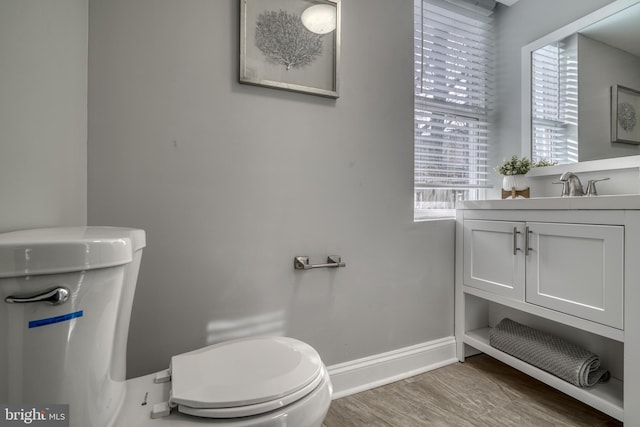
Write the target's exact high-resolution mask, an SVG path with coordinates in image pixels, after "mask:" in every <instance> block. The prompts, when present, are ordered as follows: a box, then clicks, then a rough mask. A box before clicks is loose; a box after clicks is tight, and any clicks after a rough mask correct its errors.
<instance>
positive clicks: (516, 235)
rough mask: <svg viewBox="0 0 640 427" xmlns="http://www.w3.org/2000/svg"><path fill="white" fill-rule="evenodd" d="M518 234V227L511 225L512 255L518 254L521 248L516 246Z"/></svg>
mask: <svg viewBox="0 0 640 427" xmlns="http://www.w3.org/2000/svg"><path fill="white" fill-rule="evenodd" d="M518 234H520V232H519V231H518V227H513V254H514V255H518V251H521V250H522V249H520V248H519V247H518Z"/></svg>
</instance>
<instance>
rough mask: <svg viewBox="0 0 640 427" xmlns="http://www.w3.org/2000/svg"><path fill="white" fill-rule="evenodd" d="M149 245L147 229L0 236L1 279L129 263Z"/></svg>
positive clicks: (80, 229)
mask: <svg viewBox="0 0 640 427" xmlns="http://www.w3.org/2000/svg"><path fill="white" fill-rule="evenodd" d="M145 245H146V238H145V232H144V230H139V229H134V228H123V227H55V228H38V229H31V230H20V231H12V232H9V233H3V234H0V278H4V277H20V276H31V275H38V274H55V273H67V272H73V271H83V270H91V269H95V268H105V267H113V266H117V265H122V264H127V263H130V262H131V261H132V260H133V254H134V253H135V252H136V251H139V250H141V249H142V248H144V247H145Z"/></svg>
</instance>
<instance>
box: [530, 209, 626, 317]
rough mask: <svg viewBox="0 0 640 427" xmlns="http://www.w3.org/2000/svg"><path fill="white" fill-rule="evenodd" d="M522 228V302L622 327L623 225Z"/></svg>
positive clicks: (546, 225) (540, 224) (537, 225)
mask: <svg viewBox="0 0 640 427" xmlns="http://www.w3.org/2000/svg"><path fill="white" fill-rule="evenodd" d="M527 227H528V236H529V237H528V241H529V245H528V246H529V248H528V251H527V252H528V256H527V257H526V259H527V266H526V269H527V289H526V299H527V302H530V303H532V304H536V305H540V306H543V307H547V308H550V309H553V310H557V311H561V312H563V313H567V314H571V315H574V316H577V317H581V318H583V319H587V320H591V321H594V322H598V323H602V324H604V325H608V326H612V327H614V328H619V329H622V326H623V324H622V323H623V322H622V321H623V312H622V310H623V289H624V285H623V283H624V279H623V277H624V275H623V268H624V227H622V226H610V225H584V224H552V223H538V222H529V223H527Z"/></svg>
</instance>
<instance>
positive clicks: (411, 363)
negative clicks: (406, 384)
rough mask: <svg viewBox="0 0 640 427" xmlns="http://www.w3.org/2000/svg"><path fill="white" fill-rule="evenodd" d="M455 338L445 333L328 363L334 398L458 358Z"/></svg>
mask: <svg viewBox="0 0 640 427" xmlns="http://www.w3.org/2000/svg"><path fill="white" fill-rule="evenodd" d="M457 361H458V359H457V358H456V340H455V338H454V337H446V338H441V339H437V340H433V341H429V342H426V343H422V344H417V345H413V346H410V347H405V348H400V349H398V350H393V351H389V352H386V353H381V354H376V355H373V356H369V357H364V358H362V359H357V360H352V361H349V362H344V363H339V364H337V365H332V366H328V367H327V369H328V370H329V375H330V376H331V382H332V383H333V399H338V398H340V397H345V396H349V395H350V394H354V393H358V392H361V391H365V390H369V389H372V388H375V387H379V386H382V385H385V384H389V383H392V382H395V381H399V380H403V379H405V378H409V377H411V376H414V375H418V374H421V373H424V372H427V371H431V370H433V369H437V368H440V367H442V366H446V365H450V364H452V363H455V362H457Z"/></svg>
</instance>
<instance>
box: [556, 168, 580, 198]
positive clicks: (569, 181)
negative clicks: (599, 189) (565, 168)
mask: <svg viewBox="0 0 640 427" xmlns="http://www.w3.org/2000/svg"><path fill="white" fill-rule="evenodd" d="M560 182H561V183H562V197H567V196H569V197H574V196H584V190H583V189H582V183H581V182H580V178H578V175H576V174H575V173H573V172H565V173H563V174H562V175H561V176H560Z"/></svg>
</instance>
